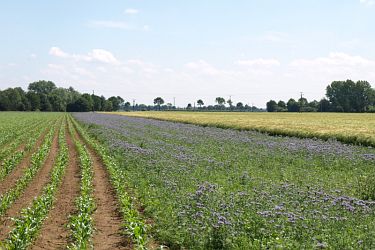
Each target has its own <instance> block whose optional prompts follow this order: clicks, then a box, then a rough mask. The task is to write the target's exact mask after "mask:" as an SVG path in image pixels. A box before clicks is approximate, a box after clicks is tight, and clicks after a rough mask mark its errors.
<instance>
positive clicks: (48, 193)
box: [5, 125, 69, 249]
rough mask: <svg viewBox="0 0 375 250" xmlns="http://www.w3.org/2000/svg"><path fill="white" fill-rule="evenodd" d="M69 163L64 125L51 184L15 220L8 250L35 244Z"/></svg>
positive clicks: (6, 243) (8, 241) (60, 131)
mask: <svg viewBox="0 0 375 250" xmlns="http://www.w3.org/2000/svg"><path fill="white" fill-rule="evenodd" d="M68 161H69V155H68V148H67V144H66V141H65V126H64V125H62V126H60V130H59V153H58V156H57V160H56V162H55V164H54V167H53V170H52V173H51V179H50V182H49V183H48V184H47V185H46V186H45V187H44V189H43V193H42V194H41V195H40V196H39V197H38V198H36V199H35V200H34V201H33V203H32V205H31V206H30V207H28V208H25V209H23V210H22V211H21V216H20V217H19V218H13V220H14V222H15V225H14V229H13V230H12V231H11V232H10V234H9V237H8V238H7V240H6V242H5V245H6V247H7V248H9V249H26V248H27V247H28V246H29V245H30V244H31V243H32V242H33V240H34V239H35V237H36V235H37V233H38V231H39V230H40V227H41V225H42V223H43V221H44V220H45V218H46V217H47V215H48V212H49V211H50V209H51V207H52V205H53V202H54V200H55V195H56V193H57V190H58V188H59V186H60V184H61V181H62V178H63V177H64V174H65V169H66V167H67V164H68Z"/></svg>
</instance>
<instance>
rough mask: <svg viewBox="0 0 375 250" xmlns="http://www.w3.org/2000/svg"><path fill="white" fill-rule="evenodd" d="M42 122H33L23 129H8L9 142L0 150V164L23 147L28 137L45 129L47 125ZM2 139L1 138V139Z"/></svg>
mask: <svg viewBox="0 0 375 250" xmlns="http://www.w3.org/2000/svg"><path fill="white" fill-rule="evenodd" d="M49 122H50V121H48V122H44V121H33V122H31V123H29V124H28V126H24V127H23V128H20V129H18V128H17V127H15V128H8V129H7V130H8V131H7V132H8V133H9V134H11V136H10V138H11V141H10V142H8V143H6V142H5V143H4V144H5V145H2V146H1V148H0V162H2V161H3V160H4V159H5V158H6V157H7V156H9V155H10V154H12V153H14V151H16V150H17V149H18V148H19V147H20V146H22V145H23V143H24V142H25V140H27V139H28V138H30V137H34V136H36V132H38V131H40V129H41V128H42V127H47V126H46V125H47V123H49ZM2 139H3V138H2Z"/></svg>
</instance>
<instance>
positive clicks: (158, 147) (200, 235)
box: [74, 114, 375, 249]
mask: <svg viewBox="0 0 375 250" xmlns="http://www.w3.org/2000/svg"><path fill="white" fill-rule="evenodd" d="M74 116H75V118H76V119H78V120H79V121H80V123H82V124H89V125H88V126H87V129H88V131H89V133H90V135H93V136H95V137H96V138H97V140H99V141H101V142H103V143H105V144H107V146H108V147H109V149H110V151H108V152H109V153H110V154H111V155H113V156H115V157H116V158H115V159H116V162H117V163H118V164H117V168H118V169H120V170H121V172H122V178H123V179H124V180H123V181H122V183H123V186H124V187H127V188H130V189H131V190H132V191H133V192H132V193H134V195H135V196H136V197H137V198H138V199H139V201H140V203H141V204H142V205H143V206H144V210H143V213H144V216H149V217H151V218H152V221H153V222H154V223H153V226H152V228H151V229H150V230H151V231H150V230H149V232H148V234H149V235H150V234H151V235H153V236H154V237H156V239H157V240H158V242H160V243H162V244H165V245H167V246H169V247H171V248H187V249H223V248H228V249H237V248H238V249H251V248H259V249H262V248H271V249H274V248H285V249H316V248H332V249H348V248H353V249H358V248H359V249H372V248H374V247H375V240H374V239H375V237H374V236H375V225H374V223H373V221H374V219H375V201H374V200H375V195H374V194H375V189H374V185H373V183H375V173H374V164H375V149H373V148H365V147H360V146H354V145H345V144H342V143H339V142H337V141H333V140H329V141H322V140H317V139H297V138H289V137H272V136H267V135H265V134H261V133H257V132H251V131H238V130H230V129H220V128H214V127H201V126H195V125H189V124H182V123H172V122H165V121H158V120H152V119H143V118H132V117H127V116H116V115H105V114H75V115H74ZM98 145H99V144H98ZM98 147H99V146H98Z"/></svg>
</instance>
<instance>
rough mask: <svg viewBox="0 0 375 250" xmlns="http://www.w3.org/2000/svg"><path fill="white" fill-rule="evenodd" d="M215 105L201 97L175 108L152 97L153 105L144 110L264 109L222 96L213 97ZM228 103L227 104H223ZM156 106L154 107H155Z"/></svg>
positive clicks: (254, 110) (247, 110)
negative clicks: (205, 103) (207, 102)
mask: <svg viewBox="0 0 375 250" xmlns="http://www.w3.org/2000/svg"><path fill="white" fill-rule="evenodd" d="M215 103H216V104H215V105H207V106H205V105H204V101H203V100H202V99H198V100H197V101H196V102H195V103H193V104H191V103H188V104H187V106H186V107H183V108H177V107H175V106H174V105H173V104H172V103H165V101H164V99H163V98H162V97H156V98H155V99H154V105H155V106H148V107H147V108H146V107H145V108H146V109H145V110H155V109H156V110H185V111H243V112H261V111H265V110H263V109H261V108H257V107H256V106H254V105H251V106H250V105H248V104H245V105H244V104H243V103H242V102H237V103H236V104H234V103H233V101H232V100H231V99H230V98H229V99H228V100H225V98H223V97H216V98H215ZM225 104H228V106H225ZM155 107H156V108H155Z"/></svg>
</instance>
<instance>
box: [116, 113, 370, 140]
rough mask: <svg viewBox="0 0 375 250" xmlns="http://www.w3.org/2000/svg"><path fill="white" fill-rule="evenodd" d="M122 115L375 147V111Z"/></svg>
mask: <svg viewBox="0 0 375 250" xmlns="http://www.w3.org/2000/svg"><path fill="white" fill-rule="evenodd" d="M114 114H119V115H127V116H136V117H145V118H153V119H159V120H167V121H175V122H183V123H191V124H198V125H203V126H214V127H220V128H233V129H240V130H256V131H260V132H266V133H269V134H272V135H287V136H297V137H304V138H313V137H317V138H321V139H325V140H326V139H329V138H335V139H337V140H339V141H342V142H346V143H355V144H363V145H371V146H375V114H344V113H237V112H119V113H114Z"/></svg>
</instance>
